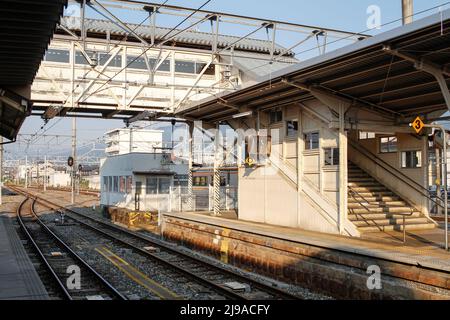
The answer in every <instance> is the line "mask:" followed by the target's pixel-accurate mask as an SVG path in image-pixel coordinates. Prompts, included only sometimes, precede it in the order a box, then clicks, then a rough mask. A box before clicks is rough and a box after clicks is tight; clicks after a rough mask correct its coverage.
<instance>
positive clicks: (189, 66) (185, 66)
mask: <svg viewBox="0 0 450 320" xmlns="http://www.w3.org/2000/svg"><path fill="white" fill-rule="evenodd" d="M175 72H180V73H195V63H194V62H191V61H182V60H177V61H175Z"/></svg>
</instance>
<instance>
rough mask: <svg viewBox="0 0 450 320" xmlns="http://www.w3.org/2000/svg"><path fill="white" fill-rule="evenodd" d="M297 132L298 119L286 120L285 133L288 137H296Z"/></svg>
mask: <svg viewBox="0 0 450 320" xmlns="http://www.w3.org/2000/svg"><path fill="white" fill-rule="evenodd" d="M297 133H298V121H297V120H288V121H286V135H287V136H288V137H296V136H297Z"/></svg>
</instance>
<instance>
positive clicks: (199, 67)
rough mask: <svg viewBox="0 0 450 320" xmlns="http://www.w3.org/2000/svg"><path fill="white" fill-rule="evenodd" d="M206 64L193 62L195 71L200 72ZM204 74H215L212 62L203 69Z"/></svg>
mask: <svg viewBox="0 0 450 320" xmlns="http://www.w3.org/2000/svg"><path fill="white" fill-rule="evenodd" d="M205 66H206V63H203V62H196V63H195V73H196V74H200V73H201V72H202V70H203V68H204V67H205ZM204 74H205V75H209V76H214V75H215V74H216V67H215V65H214V64H212V63H211V64H210V65H209V67H208V68H207V69H206V70H205V73H204Z"/></svg>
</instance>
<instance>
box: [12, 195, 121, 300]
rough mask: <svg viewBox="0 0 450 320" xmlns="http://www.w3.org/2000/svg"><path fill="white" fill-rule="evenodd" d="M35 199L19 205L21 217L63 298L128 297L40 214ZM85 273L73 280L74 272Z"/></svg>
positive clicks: (117, 298) (30, 238)
mask: <svg viewBox="0 0 450 320" xmlns="http://www.w3.org/2000/svg"><path fill="white" fill-rule="evenodd" d="M35 201H36V200H33V199H31V198H29V197H26V198H25V199H24V200H23V201H22V202H21V203H20V205H19V207H18V208H17V220H18V223H19V225H20V227H21V228H22V230H23V232H24V233H25V235H26V237H27V239H28V241H30V242H31V244H32V247H33V248H34V251H35V252H36V255H37V256H38V258H39V260H40V261H41V262H42V264H43V265H44V266H45V269H46V270H47V271H48V275H49V278H51V279H52V280H53V281H54V283H55V284H56V287H57V288H58V289H57V290H58V291H60V293H61V296H62V298H64V299H68V300H85V299H88V300H125V299H126V298H125V297H124V296H123V295H122V294H121V293H120V292H119V291H117V290H116V289H115V288H114V287H113V286H112V285H111V284H110V283H109V282H108V281H106V280H105V279H104V278H103V277H102V276H101V275H100V274H98V273H97V272H96V271H95V270H94V269H93V268H91V266H90V265H89V264H87V263H86V262H85V261H84V260H83V259H82V258H81V257H80V256H78V255H77V254H76V253H75V252H74V251H73V250H72V249H71V248H70V247H69V246H68V245H67V244H66V243H65V242H64V241H63V240H62V239H61V238H59V237H58V236H57V235H56V234H55V233H54V232H53V231H51V230H50V229H49V228H48V227H47V226H46V225H45V224H44V223H43V222H42V220H41V219H40V218H39V217H38V216H37V214H36V212H35V210H34V203H35ZM71 270H73V271H76V270H79V274H80V275H81V277H80V279H79V282H78V280H77V279H73V280H74V281H73V282H72V281H70V280H71V279H69V277H70V276H71V275H72V272H73V271H71Z"/></svg>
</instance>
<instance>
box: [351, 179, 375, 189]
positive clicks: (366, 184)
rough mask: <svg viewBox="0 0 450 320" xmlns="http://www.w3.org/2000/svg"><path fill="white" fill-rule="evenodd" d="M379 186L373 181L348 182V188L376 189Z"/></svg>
mask: <svg viewBox="0 0 450 320" xmlns="http://www.w3.org/2000/svg"><path fill="white" fill-rule="evenodd" d="M379 185H380V184H379V183H378V182H376V181H374V180H365V181H353V180H352V181H350V180H349V181H348V186H349V187H352V188H360V187H376V186H379Z"/></svg>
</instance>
